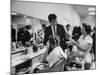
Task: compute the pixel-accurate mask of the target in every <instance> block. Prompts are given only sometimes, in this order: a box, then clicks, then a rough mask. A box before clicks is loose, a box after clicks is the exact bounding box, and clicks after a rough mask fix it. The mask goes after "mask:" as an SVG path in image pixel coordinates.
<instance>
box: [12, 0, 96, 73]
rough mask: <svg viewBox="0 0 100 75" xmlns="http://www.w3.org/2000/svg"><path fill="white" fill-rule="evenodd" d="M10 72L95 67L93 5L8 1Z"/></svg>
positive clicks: (36, 71)
mask: <svg viewBox="0 0 100 75" xmlns="http://www.w3.org/2000/svg"><path fill="white" fill-rule="evenodd" d="M10 2H11V12H10V15H11V66H10V67H11V75H16V74H18V75H20V74H21V75H22V74H36V73H50V72H66V73H67V72H68V71H85V70H95V69H96V6H95V5H82V4H67V3H52V2H36V1H28V0H26V1H23V0H21V1H20V0H11V1H10Z"/></svg>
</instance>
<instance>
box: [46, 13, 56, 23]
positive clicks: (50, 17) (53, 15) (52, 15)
mask: <svg viewBox="0 0 100 75" xmlns="http://www.w3.org/2000/svg"><path fill="white" fill-rule="evenodd" d="M56 18H57V16H56V15H55V14H49V16H48V20H49V22H51V20H53V19H56Z"/></svg>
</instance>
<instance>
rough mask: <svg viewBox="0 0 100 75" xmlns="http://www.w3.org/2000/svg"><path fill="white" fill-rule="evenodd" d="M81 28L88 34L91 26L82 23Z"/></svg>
mask: <svg viewBox="0 0 100 75" xmlns="http://www.w3.org/2000/svg"><path fill="white" fill-rule="evenodd" d="M82 26H83V27H84V28H85V31H86V32H87V34H90V32H91V26H90V25H87V24H86V23H82Z"/></svg>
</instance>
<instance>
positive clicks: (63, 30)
mask: <svg viewBox="0 0 100 75" xmlns="http://www.w3.org/2000/svg"><path fill="white" fill-rule="evenodd" d="M61 31H62V37H63V39H64V40H66V31H65V29H64V27H63V26H62V30H61Z"/></svg>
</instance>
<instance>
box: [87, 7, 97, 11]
mask: <svg viewBox="0 0 100 75" xmlns="http://www.w3.org/2000/svg"><path fill="white" fill-rule="evenodd" d="M95 10H96V9H95V7H91V8H88V11H95Z"/></svg>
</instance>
